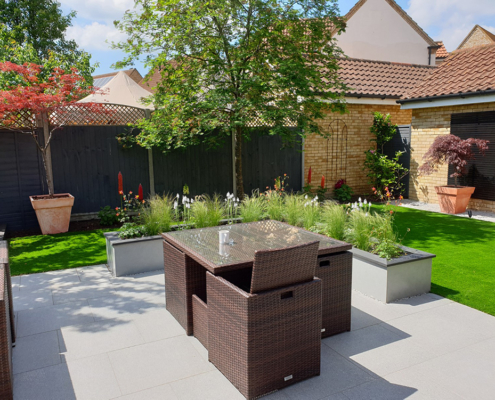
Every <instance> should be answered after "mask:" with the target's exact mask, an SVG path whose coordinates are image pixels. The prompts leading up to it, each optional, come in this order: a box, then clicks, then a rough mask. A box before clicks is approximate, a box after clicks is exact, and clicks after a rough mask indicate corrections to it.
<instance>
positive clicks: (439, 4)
mask: <svg viewBox="0 0 495 400" xmlns="http://www.w3.org/2000/svg"><path fill="white" fill-rule="evenodd" d="M58 1H59V2H60V3H61V4H62V9H63V10H64V11H65V12H68V11H70V10H75V11H77V14H78V15H77V18H76V19H75V20H74V21H73V22H74V23H73V26H72V27H70V28H69V30H68V32H67V35H68V36H69V37H70V38H72V39H74V40H76V42H77V43H78V44H79V46H80V47H82V48H84V49H85V50H86V51H88V52H90V53H91V54H92V55H93V61H98V62H99V63H100V66H99V68H98V69H97V71H96V73H97V74H102V73H106V72H111V71H113V70H112V68H111V65H112V64H113V63H114V62H116V61H118V60H120V59H121V58H122V53H120V52H119V51H116V50H111V49H110V48H109V45H108V44H107V43H106V41H109V42H111V41H119V40H123V39H125V36H124V35H122V33H120V32H119V31H117V30H116V29H115V28H114V26H113V21H114V20H116V19H120V18H121V16H122V15H123V14H124V12H125V11H126V10H128V9H130V8H132V7H133V4H134V0H104V1H103V0H58ZM356 2H357V0H339V7H340V11H341V14H345V13H347V12H348V11H349V9H350V8H351V7H352V6H353V5H354V4H355V3H356ZM397 3H398V4H399V5H400V6H401V7H402V8H403V9H404V10H406V11H407V13H408V14H409V15H410V16H411V17H412V18H413V19H414V20H415V21H416V22H417V23H418V24H419V25H420V26H421V27H422V28H423V29H424V30H425V31H426V32H427V33H428V34H429V35H430V36H431V37H432V38H433V39H435V40H443V41H444V42H445V44H446V46H447V50H449V51H452V50H455V48H456V47H457V46H458V45H459V43H460V42H461V41H462V39H464V37H465V36H466V35H467V34H468V33H469V31H470V30H471V29H472V28H473V26H474V25H475V24H479V25H481V26H483V27H484V28H486V29H488V30H490V31H491V32H494V33H495V0H397ZM135 67H136V68H137V69H138V70H139V72H141V74H142V75H145V73H146V72H147V71H146V68H145V67H144V66H143V65H142V64H141V63H136V65H135Z"/></svg>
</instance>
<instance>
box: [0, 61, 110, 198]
mask: <svg viewBox="0 0 495 400" xmlns="http://www.w3.org/2000/svg"><path fill="white" fill-rule="evenodd" d="M42 68H43V67H42V66H41V65H36V64H24V65H17V64H13V63H11V62H4V63H0V73H2V74H3V75H4V76H3V78H6V80H7V81H9V80H10V81H11V82H12V84H11V85H10V86H9V87H8V89H7V90H3V91H0V127H2V128H5V129H9V130H12V131H17V132H23V133H28V134H30V135H31V137H32V138H33V139H34V141H35V142H36V146H37V148H38V150H39V151H40V152H41V156H42V159H43V166H44V168H45V176H46V182H47V186H48V194H49V196H50V197H52V196H53V194H54V190H53V177H52V176H51V168H49V166H48V165H47V163H48V162H49V160H48V159H47V151H48V149H49V146H50V142H51V140H52V137H53V133H54V132H55V131H56V130H57V129H60V128H62V127H63V123H61V122H59V123H58V124H53V123H52V124H51V126H50V121H49V120H48V116H49V115H53V113H56V115H57V117H58V118H57V120H59V121H63V120H64V118H62V116H63V115H64V114H65V113H69V112H71V110H70V107H68V106H71V105H73V104H74V103H75V102H76V101H78V100H79V99H81V98H82V97H85V96H87V95H89V94H90V93H92V92H93V90H92V89H87V88H84V78H83V77H82V76H80V75H79V74H78V73H77V70H75V69H72V70H71V71H70V73H66V71H64V70H63V69H60V68H55V69H53V70H52V71H50V73H49V77H48V79H46V77H45V78H43V79H42V78H41V73H42ZM43 72H45V73H46V71H43ZM78 107H82V108H90V109H91V110H92V111H94V112H100V111H101V105H99V104H94V103H86V104H80V105H78ZM41 126H43V128H44V130H45V135H41V136H40V135H38V130H39V128H40V127H41ZM41 137H43V140H42V139H41Z"/></svg>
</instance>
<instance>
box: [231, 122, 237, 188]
mask: <svg viewBox="0 0 495 400" xmlns="http://www.w3.org/2000/svg"><path fill="white" fill-rule="evenodd" d="M235 172H236V171H235V132H234V129H232V184H233V186H234V187H233V189H232V193H233V194H234V197H235V198H237V179H236V176H235Z"/></svg>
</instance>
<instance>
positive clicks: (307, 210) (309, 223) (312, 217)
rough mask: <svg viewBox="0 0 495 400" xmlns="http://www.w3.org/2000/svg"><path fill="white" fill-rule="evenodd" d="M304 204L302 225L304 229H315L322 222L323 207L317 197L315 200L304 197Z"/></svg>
mask: <svg viewBox="0 0 495 400" xmlns="http://www.w3.org/2000/svg"><path fill="white" fill-rule="evenodd" d="M304 200H305V201H304V204H303V209H302V225H303V227H304V229H308V230H309V229H311V228H312V227H314V226H315V225H316V224H317V222H318V221H319V220H320V215H321V207H320V203H319V202H318V197H315V198H314V199H313V200H311V199H310V198H308V196H307V195H306V196H304Z"/></svg>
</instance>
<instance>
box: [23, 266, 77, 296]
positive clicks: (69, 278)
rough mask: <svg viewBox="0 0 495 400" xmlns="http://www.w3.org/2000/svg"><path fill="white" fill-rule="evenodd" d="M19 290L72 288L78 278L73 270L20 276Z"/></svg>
mask: <svg viewBox="0 0 495 400" xmlns="http://www.w3.org/2000/svg"><path fill="white" fill-rule="evenodd" d="M20 278H21V284H20V289H21V291H22V290H26V289H28V290H33V289H34V288H42V289H58V288H63V287H69V286H72V285H73V284H74V283H78V282H79V276H78V275H77V271H76V270H75V269H62V270H58V271H49V272H43V273H40V274H30V275H21V276H20Z"/></svg>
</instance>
